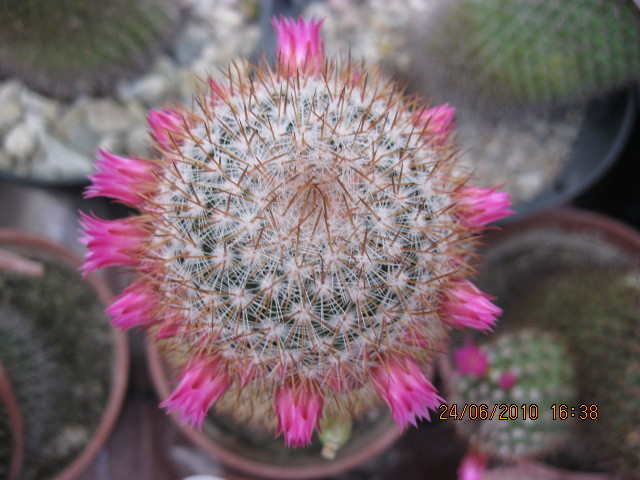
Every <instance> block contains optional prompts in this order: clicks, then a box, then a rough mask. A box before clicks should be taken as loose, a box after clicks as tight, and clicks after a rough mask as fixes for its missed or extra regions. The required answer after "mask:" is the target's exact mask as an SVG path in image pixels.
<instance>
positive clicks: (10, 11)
mask: <svg viewBox="0 0 640 480" xmlns="http://www.w3.org/2000/svg"><path fill="white" fill-rule="evenodd" d="M176 5H177V2H174V1H173V0H145V1H142V0H109V1H106V2H105V1H95V0H91V1H87V0H49V1H46V2H41V1H38V0H36V1H32V0H6V1H4V2H2V5H1V6H0V74H2V75H3V76H13V77H18V78H20V79H22V80H23V81H24V82H25V83H26V84H27V85H29V86H30V87H31V88H34V89H36V90H39V91H42V92H44V93H46V94H49V95H51V96H55V97H63V98H68V97H74V96H79V95H81V94H104V93H106V92H108V91H109V89H110V88H112V86H113V84H114V83H115V80H117V79H118V78H120V77H122V76H127V75H131V74H133V73H135V72H138V71H139V70H140V69H141V68H144V66H145V65H148V64H149V61H150V59H151V58H152V57H153V54H154V53H157V52H158V51H159V50H160V49H161V48H162V47H163V46H164V44H165V43H166V42H167V40H168V39H167V37H168V36H170V35H171V33H172V32H173V30H174V29H175V26H176V25H177V21H178V18H179V13H178V10H177V7H176Z"/></svg>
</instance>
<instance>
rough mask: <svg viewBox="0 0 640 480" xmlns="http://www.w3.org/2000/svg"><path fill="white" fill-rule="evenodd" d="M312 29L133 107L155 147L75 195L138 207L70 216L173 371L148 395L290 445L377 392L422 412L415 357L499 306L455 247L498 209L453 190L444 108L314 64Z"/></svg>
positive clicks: (476, 193)
mask: <svg viewBox="0 0 640 480" xmlns="http://www.w3.org/2000/svg"><path fill="white" fill-rule="evenodd" d="M320 25H321V23H320V22H315V21H311V22H309V23H307V22H306V21H304V20H302V19H300V20H299V21H298V22H297V23H296V22H294V21H292V20H288V19H281V20H277V21H274V26H275V28H276V33H277V35H278V47H279V57H278V64H277V68H276V69H272V68H271V67H269V66H268V65H266V64H262V65H260V66H257V67H255V66H249V67H248V68H247V69H246V70H244V69H240V68H238V67H234V68H233V69H230V70H229V73H228V74H227V77H226V80H225V81H224V82H223V83H218V82H217V81H213V80H210V81H209V82H207V84H206V86H205V89H204V91H203V93H202V94H201V95H200V96H198V97H197V98H196V99H195V101H194V107H193V108H188V107H186V106H184V105H182V106H177V107H175V108H174V109H165V110H163V111H160V112H151V114H150V116H149V122H150V125H151V127H152V131H153V136H154V139H155V140H156V143H157V150H158V157H157V158H154V159H149V160H139V159H135V160H134V159H126V158H122V157H117V156H115V155H112V154H109V153H107V152H101V154H100V155H101V159H100V164H99V171H98V173H96V174H95V175H94V177H93V181H94V184H93V185H92V186H91V187H90V188H89V190H88V192H87V195H88V196H95V195H108V196H111V197H113V198H116V199H118V200H120V201H123V202H124V203H127V204H129V205H133V206H136V207H138V208H139V209H140V211H141V213H142V215H141V216H139V217H137V218H135V219H125V220H117V221H113V222H104V221H101V220H98V219H95V218H91V217H86V216H85V217H84V220H83V223H84V229H85V233H86V235H85V237H84V239H83V241H84V242H85V244H87V246H88V247H89V254H88V256H87V260H86V262H85V270H86V271H89V270H92V269H94V268H98V267H102V266H108V265H131V266H133V267H134V268H136V269H137V271H138V272H139V273H140V278H139V280H137V281H136V282H134V283H133V284H132V285H131V286H130V287H129V288H128V289H127V290H126V291H125V292H124V293H123V295H122V296H121V297H119V299H118V300H117V301H116V302H115V303H114V304H113V305H112V306H111V307H110V313H111V315H112V317H113V319H114V323H115V324H116V325H119V326H121V327H125V328H127V327H131V326H136V325H141V326H144V327H148V328H151V329H152V330H154V331H155V332H156V335H157V336H158V337H159V338H160V339H161V341H162V344H163V347H164V349H165V350H166V351H167V352H169V354H170V356H172V357H173V358H174V359H176V363H177V364H179V365H181V366H182V367H183V374H182V377H181V378H182V380H181V383H180V385H179V386H178V388H177V389H176V390H175V391H174V393H173V395H172V396H171V397H170V398H169V399H167V400H166V401H165V406H167V407H168V408H169V409H175V410H178V411H179V412H180V414H181V416H182V418H183V420H184V421H187V422H191V423H193V424H196V425H201V424H202V421H203V419H204V415H205V413H206V411H207V410H208V409H209V407H211V405H212V404H213V403H215V402H217V401H218V400H220V402H218V407H219V408H224V407H223V406H224V405H226V404H228V403H229V402H228V401H225V398H228V397H229V396H230V395H231V396H236V397H235V398H239V397H242V398H243V399H247V398H249V404H251V403H252V402H253V405H252V406H250V409H251V410H252V411H254V412H257V411H264V410H265V409H266V410H267V412H266V413H265V414H264V415H261V417H265V418H262V420H263V421H264V423H267V424H269V423H270V422H271V421H275V419H277V427H276V429H277V431H279V432H283V433H284V434H285V440H286V442H287V443H288V444H293V445H297V444H304V443H308V442H309V441H310V438H311V433H312V432H313V430H314V428H315V427H316V426H317V425H318V422H319V419H320V417H321V416H322V414H323V412H325V413H327V412H335V413H336V414H337V412H342V413H344V412H345V411H346V412H349V413H350V414H352V415H358V413H359V412H361V411H362V410H363V409H365V408H367V407H368V406H370V405H371V404H372V403H373V402H375V401H376V399H377V398H379V397H380V396H381V397H382V398H384V399H385V400H386V402H387V403H388V404H389V406H390V407H391V410H392V412H393V414H394V416H395V418H396V420H397V421H398V422H399V423H400V424H401V425H404V424H406V423H408V422H411V423H415V421H416V418H418V417H427V416H428V411H427V408H429V407H434V406H435V405H436V404H437V403H438V401H439V397H438V396H437V394H436V392H435V389H434V388H433V386H432V385H431V384H430V382H429V381H428V379H427V378H426V377H425V375H424V373H422V371H421V370H420V368H419V365H424V364H427V363H428V362H429V361H430V360H431V357H432V355H433V352H434V351H436V350H438V349H439V348H442V345H443V341H444V339H445V337H446V331H447V329H448V328H449V327H450V326H454V327H455V326H458V327H461V326H471V327H474V328H478V329H488V328H490V326H491V324H492V323H493V322H494V321H495V316H496V315H497V313H498V312H499V310H498V309H497V308H496V307H494V306H493V305H492V304H491V303H490V302H489V301H488V299H487V297H486V296H485V295H484V294H482V293H481V292H479V291H478V290H477V289H476V288H475V287H474V286H473V285H472V284H471V283H470V282H469V281H468V280H466V279H465V278H464V277H465V276H466V275H467V274H469V273H470V272H471V271H472V268H471V267H470V266H469V265H468V260H467V259H466V256H465V253H467V252H468V251H470V249H471V247H472V245H473V243H474V238H475V235H476V234H477V233H478V232H479V231H480V230H481V229H482V227H483V226H484V225H486V224H487V223H489V222H490V221H492V220H495V219H497V218H501V217H502V216H504V215H506V214H508V213H509V211H508V210H507V207H508V200H507V196H506V195H505V194H501V193H498V192H496V191H495V190H494V189H480V188H476V187H471V186H467V185H465V182H466V180H467V176H468V174H467V172H465V171H464V170H462V169H461V167H460V166H459V164H458V162H457V159H456V156H455V155H454V153H453V151H452V144H451V142H449V140H448V135H449V133H450V130H451V116H452V109H450V108H449V107H448V106H446V105H445V106H440V107H435V108H429V109H428V108H424V107H421V106H420V104H419V103H418V102H417V100H415V99H411V98H407V97H406V96H405V95H404V94H403V92H402V90H401V89H400V88H399V87H398V86H397V85H396V83H395V82H392V81H388V80H386V79H385V78H384V77H383V76H382V75H381V74H380V72H379V71H371V72H369V71H367V70H366V69H364V67H363V66H357V65H355V64H353V63H349V62H346V63H341V62H332V61H327V60H326V59H325V57H324V52H323V49H322V42H321V41H320V36H319V30H320ZM203 379H206V382H204V380H203ZM203 382H204V383H203ZM202 385H206V387H204V386H202ZM194 390H196V391H197V393H194ZM374 391H377V392H378V394H379V395H372V394H371V393H372V392H374ZM247 392H249V393H247ZM231 403H232V404H233V402H231ZM265 406H266V408H265ZM233 409H237V404H236V405H234V408H233ZM233 409H232V410H233ZM231 413H235V412H233V411H232V412H231Z"/></svg>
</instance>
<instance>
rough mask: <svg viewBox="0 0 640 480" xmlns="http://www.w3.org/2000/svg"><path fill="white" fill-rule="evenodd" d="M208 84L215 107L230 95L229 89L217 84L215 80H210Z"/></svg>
mask: <svg viewBox="0 0 640 480" xmlns="http://www.w3.org/2000/svg"><path fill="white" fill-rule="evenodd" d="M207 83H208V84H209V89H210V90H211V98H212V101H213V105H215V104H216V102H217V101H218V100H219V99H221V98H225V97H226V96H227V95H228V92H227V89H226V88H225V86H224V85H222V84H221V83H220V82H216V81H215V80H214V79H212V78H210V79H209V80H208V81H207Z"/></svg>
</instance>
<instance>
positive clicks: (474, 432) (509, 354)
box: [450, 328, 576, 459]
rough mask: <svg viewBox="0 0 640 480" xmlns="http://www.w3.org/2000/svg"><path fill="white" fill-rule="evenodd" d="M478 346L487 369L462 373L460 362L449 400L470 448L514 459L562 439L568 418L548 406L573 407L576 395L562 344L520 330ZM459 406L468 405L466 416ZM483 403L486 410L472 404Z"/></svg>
mask: <svg viewBox="0 0 640 480" xmlns="http://www.w3.org/2000/svg"><path fill="white" fill-rule="evenodd" d="M464 348H476V347H473V346H470V344H467V346H466V347H463V349H464ZM477 348H478V351H477V353H476V355H479V356H480V357H481V358H484V359H485V360H480V361H486V371H484V372H483V371H482V370H480V371H477V370H476V371H475V372H465V371H464V369H463V368H462V367H461V366H460V365H459V368H460V369H459V370H458V371H457V372H456V375H455V376H454V378H453V380H452V382H453V383H452V390H453V391H452V396H451V398H450V401H451V402H453V403H455V404H456V405H457V410H458V412H457V414H458V415H461V418H460V421H459V422H456V426H458V427H459V430H460V432H461V433H462V435H463V436H464V437H465V438H467V439H468V440H469V442H470V443H471V445H472V447H473V448H475V449H477V450H480V451H482V452H484V453H486V454H488V455H490V456H492V457H496V458H501V459H516V458H521V457H529V458H530V457H533V456H537V455H543V454H545V453H548V452H549V451H550V450H551V449H553V448H554V447H557V446H558V445H560V444H562V442H564V441H566V439H567V438H568V432H569V426H570V424H571V422H559V421H557V420H555V419H553V416H552V411H551V409H550V406H551V405H552V404H556V403H566V404H569V405H572V404H573V402H574V400H575V395H576V390H575V387H574V386H575V375H574V369H573V365H572V363H571V360H570V357H569V356H568V353H567V350H566V348H565V347H564V345H563V343H562V342H560V341H559V340H558V339H557V338H556V337H554V336H552V335H549V334H546V333H543V332H541V331H538V330H536V329H533V328H524V329H519V330H513V331H509V332H505V333H503V334H501V335H499V336H497V337H494V338H493V339H492V340H491V341H489V342H487V343H484V344H482V345H480V346H479V347H477ZM463 405H467V406H468V408H469V411H468V412H466V414H461V412H460V409H461V406H463ZM481 405H483V407H481V408H482V409H484V405H486V406H487V408H486V410H483V411H481V412H480V411H478V412H474V411H473V407H471V406H474V407H475V406H478V407H479V408H478V410H480V409H481V408H480V406H481ZM494 405H497V408H495V411H494ZM476 413H477V414H476Z"/></svg>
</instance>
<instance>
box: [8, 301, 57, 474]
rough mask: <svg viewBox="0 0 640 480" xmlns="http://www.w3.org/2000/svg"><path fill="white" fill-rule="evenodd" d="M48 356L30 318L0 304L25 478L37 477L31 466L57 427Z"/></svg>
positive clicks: (54, 374) (53, 370)
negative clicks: (19, 418)
mask: <svg viewBox="0 0 640 480" xmlns="http://www.w3.org/2000/svg"><path fill="white" fill-rule="evenodd" d="M50 357H51V349H50V348H49V347H47V345H46V343H45V342H44V341H43V340H42V338H41V337H40V336H38V334H37V333H36V332H34V328H33V326H32V325H31V322H30V319H29V318H27V317H25V316H24V315H22V314H20V313H19V312H17V311H15V310H13V309H11V308H9V307H7V306H5V305H2V306H0V358H1V359H2V364H3V365H4V368H5V370H6V373H7V375H8V376H9V378H10V381H11V383H12V385H13V388H14V390H15V393H16V397H17V401H18V403H19V406H20V410H21V412H22V415H23V418H24V428H25V446H24V447H25V451H24V467H23V476H22V477H21V478H24V479H30V478H36V477H37V474H36V471H35V470H34V468H35V467H34V465H35V464H36V463H37V460H38V459H39V458H40V454H41V451H42V448H43V446H44V444H45V441H46V440H47V438H48V437H49V436H50V435H51V433H52V432H53V431H54V430H55V428H56V422H55V421H53V419H54V418H55V408H54V405H55V402H56V399H57V398H58V397H57V391H56V382H55V379H56V378H57V374H58V373H59V372H58V371H57V368H56V366H55V365H54V364H53V363H52V362H51V359H50Z"/></svg>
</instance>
